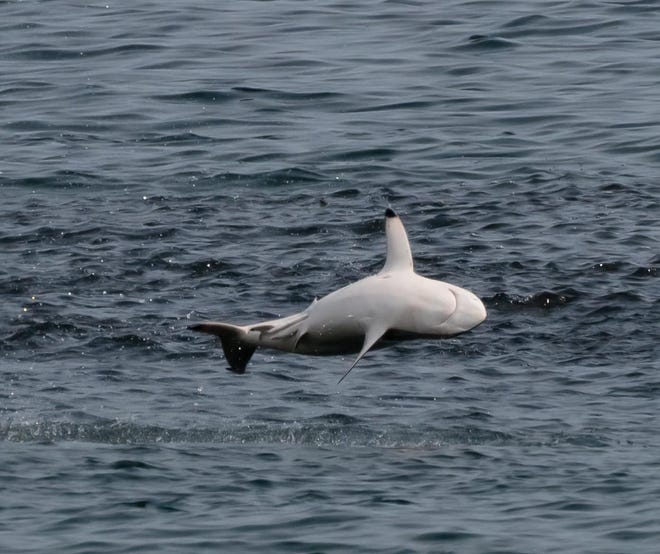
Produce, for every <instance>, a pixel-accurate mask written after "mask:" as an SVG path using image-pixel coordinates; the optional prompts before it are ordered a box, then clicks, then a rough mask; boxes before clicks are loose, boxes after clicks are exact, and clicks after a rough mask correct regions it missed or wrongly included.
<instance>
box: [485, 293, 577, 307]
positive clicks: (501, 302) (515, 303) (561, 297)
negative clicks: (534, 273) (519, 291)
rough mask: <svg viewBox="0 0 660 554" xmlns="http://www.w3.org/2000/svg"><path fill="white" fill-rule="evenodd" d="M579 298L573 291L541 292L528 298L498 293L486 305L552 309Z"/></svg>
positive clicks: (487, 300)
mask: <svg viewBox="0 0 660 554" xmlns="http://www.w3.org/2000/svg"><path fill="white" fill-rule="evenodd" d="M577 296H578V292H577V291H575V290H573V289H566V290H564V291H559V292H554V291H541V292H537V293H534V294H529V295H527V296H519V295H515V294H507V293H504V292H498V293H497V294H495V295H493V296H492V297H491V298H487V299H486V303H487V304H489V305H491V306H495V307H513V308H516V307H522V308H542V309H550V308H556V307H558V306H563V305H565V304H568V303H569V302H572V301H573V300H575V298H576V297H577Z"/></svg>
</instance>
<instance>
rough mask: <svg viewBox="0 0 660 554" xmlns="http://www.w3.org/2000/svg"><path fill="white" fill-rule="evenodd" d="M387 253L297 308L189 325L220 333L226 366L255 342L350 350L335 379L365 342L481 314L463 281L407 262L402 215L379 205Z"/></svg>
mask: <svg viewBox="0 0 660 554" xmlns="http://www.w3.org/2000/svg"><path fill="white" fill-rule="evenodd" d="M385 234H386V238H387V255H386V258H385V264H384V266H383V268H382V269H381V270H380V271H379V272H378V273H376V274H375V275H370V276H368V277H365V278H363V279H360V280H359V281H356V282H354V283H351V284H350V285H347V286H345V287H343V288H340V289H338V290H336V291H334V292H332V293H330V294H328V295H327V296H324V297H323V298H320V299H315V300H314V301H313V302H312V303H311V304H310V305H309V306H308V307H307V308H305V309H304V310H303V311H301V312H298V313H295V314H293V315H289V316H287V317H282V318H279V319H274V320H271V321H263V322H260V323H253V324H250V325H235V324H232V323H224V322H220V321H202V322H200V323H196V324H194V325H191V326H190V327H189V329H191V330H192V331H197V332H201V333H208V334H211V335H215V336H216V337H218V338H219V340H220V343H221V345H222V349H223V351H224V355H225V359H226V361H227V363H228V364H229V368H228V369H230V370H231V371H234V372H236V373H244V372H245V370H246V367H247V365H248V362H249V361H250V358H251V357H252V355H253V354H254V352H255V350H256V349H257V348H270V349H275V350H281V351H284V352H291V353H296V354H309V355H318V356H323V355H326V356H327V355H347V354H357V356H356V357H355V359H354V361H353V363H352V364H351V366H350V367H349V368H348V370H347V371H346V372H345V373H344V374H343V376H342V377H341V379H340V380H339V382H340V383H341V381H343V379H344V378H345V377H346V376H347V375H348V374H349V373H350V372H351V371H352V370H353V368H354V367H355V366H356V364H357V363H358V362H359V361H360V360H361V359H362V357H363V356H364V355H365V354H366V353H367V352H369V351H370V350H372V349H376V348H382V347H385V346H387V345H389V344H392V343H394V342H397V341H403V340H411V339H442V338H448V337H454V336H456V335H460V334H462V333H465V332H466V331H469V330H470V329H473V328H474V327H476V326H477V325H479V324H480V323H482V322H483V321H484V320H485V319H486V308H485V307H484V305H483V303H482V301H481V300H480V299H479V298H478V297H477V296H476V295H475V294H474V293H472V292H470V291H469V290H466V289H464V288H461V287H458V286H456V285H452V284H450V283H446V282H444V281H438V280H435V279H430V278H428V277H423V276H422V275H419V274H417V273H416V272H415V270H414V265H413V257H412V252H411V249H410V243H409V241H408V236H407V234H406V230H405V227H404V225H403V223H402V221H401V218H400V217H399V216H398V215H397V214H396V213H395V212H394V210H393V209H391V208H387V210H386V211H385Z"/></svg>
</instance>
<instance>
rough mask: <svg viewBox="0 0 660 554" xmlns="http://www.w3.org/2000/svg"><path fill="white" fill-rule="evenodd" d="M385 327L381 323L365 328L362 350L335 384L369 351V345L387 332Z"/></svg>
mask: <svg viewBox="0 0 660 554" xmlns="http://www.w3.org/2000/svg"><path fill="white" fill-rule="evenodd" d="M387 329H388V328H387V327H385V326H383V325H373V326H371V327H369V328H368V329H367V332H366V333H365V334H364V342H363V343H362V350H360V353H359V354H358V355H357V358H355V361H354V362H353V364H352V365H351V367H349V368H348V371H346V373H344V375H342V377H341V379H339V381H338V382H337V384H339V383H341V382H342V381H343V380H344V379H345V378H346V376H347V375H348V374H349V373H350V372H351V370H352V369H353V368H354V367H355V366H356V365H357V363H358V362H359V361H360V360H361V359H362V357H363V356H364V355H365V354H366V353H367V352H369V350H370V349H371V347H372V346H373V345H374V344H376V343H377V342H378V341H379V340H380V339H381V338H382V336H383V335H384V334H385V333H386V332H387Z"/></svg>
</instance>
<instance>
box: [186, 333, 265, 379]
mask: <svg viewBox="0 0 660 554" xmlns="http://www.w3.org/2000/svg"><path fill="white" fill-rule="evenodd" d="M188 329H190V330H191V331H198V332H200V333H208V334H209V335H215V336H216V337H218V338H219V339H220V342H221V343H222V350H223V352H224V353H225V359H226V360H227V363H228V364H229V369H231V371H235V372H236V373H244V372H245V368H246V367H247V365H248V362H249V361H250V358H251V357H252V354H254V351H255V350H256V349H257V347H256V346H254V345H252V344H249V343H247V342H246V341H245V340H243V336H244V335H245V330H244V329H243V328H242V327H238V326H237V325H231V324H229V323H217V322H215V321H204V322H203V323H198V324H196V325H191V326H190V327H188Z"/></svg>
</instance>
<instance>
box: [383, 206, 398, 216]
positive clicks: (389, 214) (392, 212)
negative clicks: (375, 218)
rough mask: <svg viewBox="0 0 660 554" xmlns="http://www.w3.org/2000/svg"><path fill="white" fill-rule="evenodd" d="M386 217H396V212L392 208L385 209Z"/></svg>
mask: <svg viewBox="0 0 660 554" xmlns="http://www.w3.org/2000/svg"><path fill="white" fill-rule="evenodd" d="M385 217H396V213H395V211H394V210H393V209H392V208H387V209H386V210H385Z"/></svg>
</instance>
